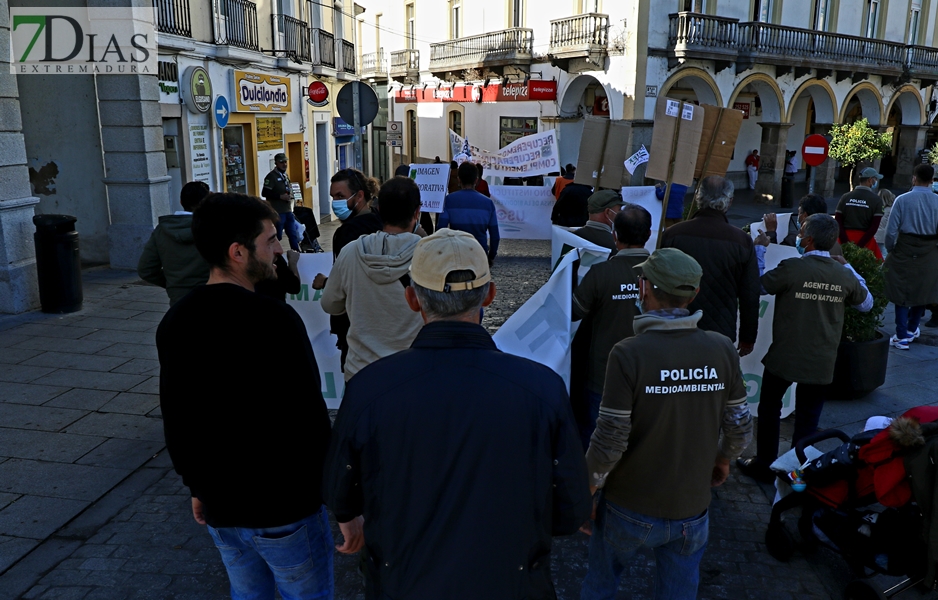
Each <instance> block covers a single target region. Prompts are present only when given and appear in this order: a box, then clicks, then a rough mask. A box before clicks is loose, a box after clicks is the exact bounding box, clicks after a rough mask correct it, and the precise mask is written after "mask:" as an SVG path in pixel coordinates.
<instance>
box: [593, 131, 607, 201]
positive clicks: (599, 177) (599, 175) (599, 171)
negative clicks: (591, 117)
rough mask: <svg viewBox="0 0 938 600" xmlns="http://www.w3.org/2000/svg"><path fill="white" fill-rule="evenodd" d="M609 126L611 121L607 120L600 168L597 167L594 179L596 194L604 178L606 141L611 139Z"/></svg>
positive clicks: (600, 155) (600, 156) (594, 191)
mask: <svg viewBox="0 0 938 600" xmlns="http://www.w3.org/2000/svg"><path fill="white" fill-rule="evenodd" d="M609 128H610V126H609V121H606V128H605V129H604V130H603V145H602V152H601V153H600V154H599V168H598V169H596V177H595V178H594V179H593V193H594V194H595V193H596V192H598V191H599V182H600V181H601V180H602V177H603V168H604V167H605V165H604V164H603V161H604V159H605V158H606V142H607V141H608V140H609Z"/></svg>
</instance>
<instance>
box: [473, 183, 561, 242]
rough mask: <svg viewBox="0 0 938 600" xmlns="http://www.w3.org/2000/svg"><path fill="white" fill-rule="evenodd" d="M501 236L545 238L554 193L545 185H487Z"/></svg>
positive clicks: (519, 238) (526, 238)
mask: <svg viewBox="0 0 938 600" xmlns="http://www.w3.org/2000/svg"><path fill="white" fill-rule="evenodd" d="M489 192H490V193H491V194H492V202H494V203H495V213H496V216H497V217H498V233H499V235H500V236H501V237H502V238H503V239H514V240H549V239H550V228H551V223H550V212H551V211H552V210H553V208H554V200H555V198H554V195H553V194H551V193H550V188H549V187H546V186H545V187H527V186H516V185H492V186H489Z"/></svg>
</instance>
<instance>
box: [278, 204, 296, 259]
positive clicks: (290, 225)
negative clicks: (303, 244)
mask: <svg viewBox="0 0 938 600" xmlns="http://www.w3.org/2000/svg"><path fill="white" fill-rule="evenodd" d="M284 229H286V230H287V239H289V240H290V248H292V249H293V250H296V251H297V252H299V251H300V235H299V233H298V232H297V226H296V217H295V216H294V215H293V213H292V212H285V213H280V221H279V222H278V223H277V239H278V240H282V239H283V230H284Z"/></svg>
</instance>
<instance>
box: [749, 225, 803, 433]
mask: <svg viewBox="0 0 938 600" xmlns="http://www.w3.org/2000/svg"><path fill="white" fill-rule="evenodd" d="M790 216H791V215H790V213H788V214H779V215H778V222H779V223H780V224H784V229H783V230H782V231H780V232H779V233H780V234H782V235H780V236H779V237H782V238H784V237H785V236H784V234H783V232H784V231H787V230H788V219H789V217H790ZM749 227H750V233H751V234H752V237H753V238H755V237H756V236H757V235H759V230H760V229H762V230H763V231H764V230H765V223H763V222H762V221H758V222H756V223H753V224H752V225H750V226H749ZM797 257H798V251H797V250H796V249H795V248H793V247H791V246H782V245H780V244H769V247H768V248H766V249H765V272H766V273H768V272H769V271H771V270H772V269H774V268H775V267H777V266H778V263H780V262H782V261H783V260H785V259H787V258H797ZM774 318H775V296H772V295H769V294H766V295H764V296H762V298H761V299H760V302H759V334H758V335H757V336H756V345H755V347H754V348H753V350H752V352H751V353H750V354H749V355H748V356H744V357H742V359H740V361H739V362H740V366H741V367H742V369H743V380H744V381H745V382H746V395H747V397H748V402H749V411H750V412H751V413H752V414H753V416H758V414H759V394H760V392H761V391H762V372H763V371H764V370H765V367H764V366H763V365H762V358H763V357H764V356H765V353H766V352H768V351H769V346H771V345H772V321H773V319H774ZM737 337H738V336H737ZM796 387H798V384H795V385H792V386H791V387H790V388H788V391H787V392H785V396H784V397H783V398H782V418H783V419H784V418H785V417H787V416H788V415H790V414H791V413H792V412H794V410H795V393H794V392H795V388H796Z"/></svg>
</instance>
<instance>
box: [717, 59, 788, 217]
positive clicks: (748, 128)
mask: <svg viewBox="0 0 938 600" xmlns="http://www.w3.org/2000/svg"><path fill="white" fill-rule="evenodd" d="M726 106H727V108H735V109H738V110H742V111H743V113H744V114H745V116H744V118H743V125H742V127H741V128H740V130H739V137H737V138H736V148H735V151H734V154H733V160H731V161H730V166H729V169H728V170H727V176H728V177H731V178H732V180H733V183H734V185H736V187H737V188H738V189H741V190H746V189H751V187H752V186H751V183H752V181H751V180H750V179H749V176H748V173H747V170H746V164H745V160H746V157H747V156H748V155H749V154H750V153H751V152H752V151H753V150H758V151H759V156H760V158H759V171H758V178H757V180H756V181H755V186H754V187H755V190H754V192H753V193H754V195H755V198H756V199H758V200H759V201H761V202H765V203H776V202H777V201H778V199H779V198H780V196H781V188H782V175H783V174H784V170H785V150H787V143H788V130H789V128H790V127H791V123H789V122H787V121H783V117H784V116H786V113H785V111H784V106H785V105H784V100H783V98H782V91H781V89H779V87H778V84H777V83H776V82H775V80H774V79H772V78H771V77H769V76H768V75H765V74H764V73H755V74H753V75H750V76H749V77H746V78H745V79H743V80H742V81H740V82H739V84H738V85H737V86H736V89H735V90H733V94H732V95H731V96H730V99H729V102H727V104H726Z"/></svg>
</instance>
